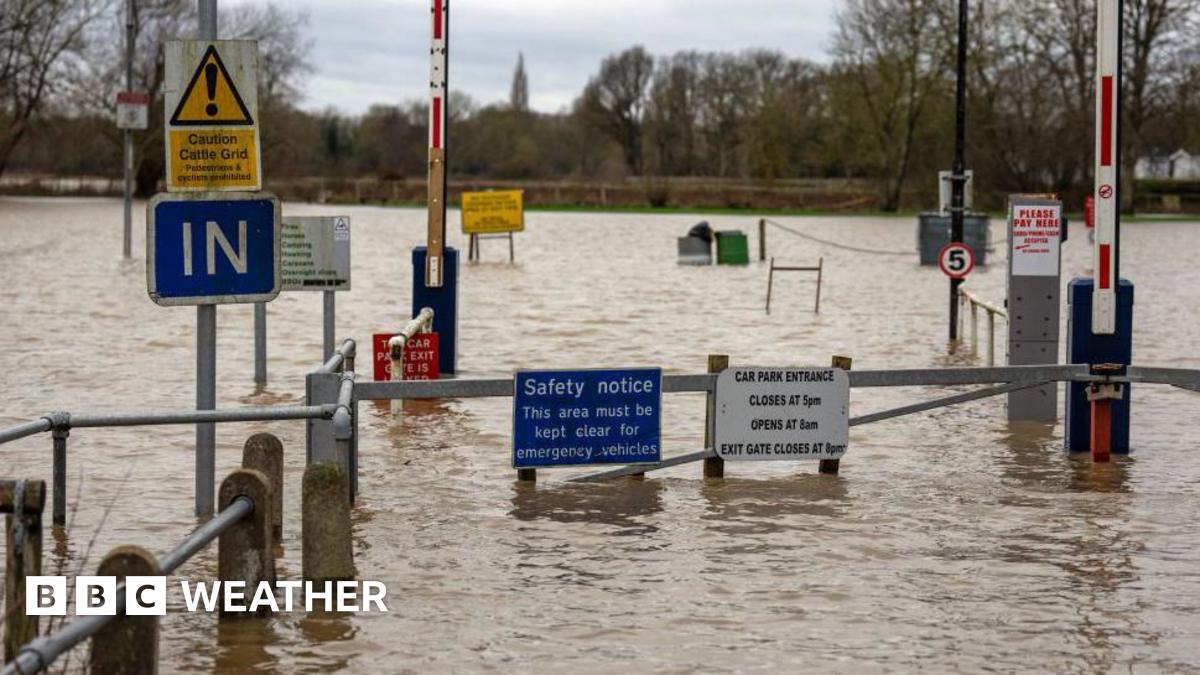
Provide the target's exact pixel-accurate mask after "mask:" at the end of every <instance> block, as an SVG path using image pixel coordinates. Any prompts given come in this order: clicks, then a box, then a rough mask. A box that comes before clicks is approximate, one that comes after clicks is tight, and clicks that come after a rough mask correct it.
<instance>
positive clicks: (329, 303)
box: [324, 291, 337, 358]
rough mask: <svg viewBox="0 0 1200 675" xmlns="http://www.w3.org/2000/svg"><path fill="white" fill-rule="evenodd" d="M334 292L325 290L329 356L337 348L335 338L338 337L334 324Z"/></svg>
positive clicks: (326, 343)
mask: <svg viewBox="0 0 1200 675" xmlns="http://www.w3.org/2000/svg"><path fill="white" fill-rule="evenodd" d="M334 312H335V305H334V293H333V291H325V343H324V344H325V356H326V358H328V356H329V355H330V354H332V353H333V350H334V349H335V348H336V345H334V340H335V339H336V335H335V334H336V333H337V329H336V327H335V325H334Z"/></svg>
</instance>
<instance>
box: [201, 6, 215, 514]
mask: <svg viewBox="0 0 1200 675" xmlns="http://www.w3.org/2000/svg"><path fill="white" fill-rule="evenodd" d="M197 10H198V11H197V16H198V18H199V28H200V30H199V32H198V35H197V37H199V38H200V39H201V40H215V39H217V0H197ZM216 407H217V306H216V305H199V306H197V307H196V410H214V409H216ZM216 463H217V427H216V425H215V424H213V423H211V422H205V423H203V424H197V425H196V515H197V516H200V517H204V516H211V515H212V514H213V502H214V497H215V493H216V487H215V484H216V473H217V469H216Z"/></svg>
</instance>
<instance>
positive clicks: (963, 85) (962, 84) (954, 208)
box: [950, 0, 967, 340]
mask: <svg viewBox="0 0 1200 675" xmlns="http://www.w3.org/2000/svg"><path fill="white" fill-rule="evenodd" d="M966 131H967V0H958V56H957V63H956V75H955V81H954V166H953V170H952V171H951V174H953V175H952V176H951V177H950V181H951V183H950V186H951V193H950V241H954V242H961V241H962V240H963V191H964V188H965V187H966V181H967V177H966V171H967V170H966V162H965V161H964V159H963V154H964V152H965V150H966V147H965V146H966ZM961 284H962V280H960V279H951V280H950V339H951V340H957V339H958V287H959V285H961Z"/></svg>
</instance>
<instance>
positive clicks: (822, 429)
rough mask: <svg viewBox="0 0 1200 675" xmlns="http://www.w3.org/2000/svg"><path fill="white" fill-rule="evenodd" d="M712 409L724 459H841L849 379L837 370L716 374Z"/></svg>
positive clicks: (754, 370)
mask: <svg viewBox="0 0 1200 675" xmlns="http://www.w3.org/2000/svg"><path fill="white" fill-rule="evenodd" d="M716 409H717V417H716V424H715V437H714V442H715V445H716V451H717V454H718V455H719V456H720V457H721V458H722V459H726V460H733V461H764V460H803V459H839V458H841V456H842V455H844V454H846V445H847V443H848V442H849V440H850V414H849V411H850V376H849V375H848V374H847V373H846V371H844V370H841V369H839V368H730V369H728V370H725V371H722V372H721V374H720V375H719V376H717V392H716Z"/></svg>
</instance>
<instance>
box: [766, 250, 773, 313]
mask: <svg viewBox="0 0 1200 675" xmlns="http://www.w3.org/2000/svg"><path fill="white" fill-rule="evenodd" d="M774 283H775V259H774V258H771V270H770V271H769V272H767V314H770V313H771V285H772V284H774Z"/></svg>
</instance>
